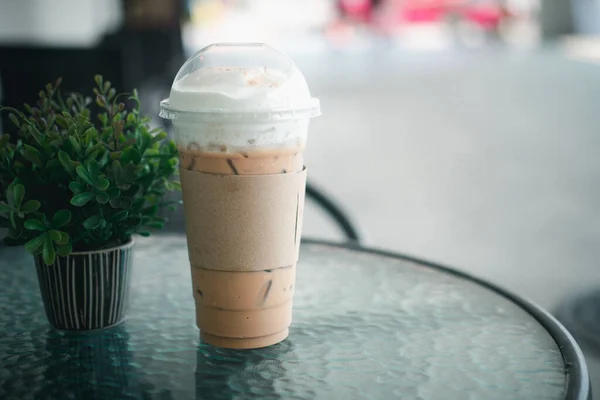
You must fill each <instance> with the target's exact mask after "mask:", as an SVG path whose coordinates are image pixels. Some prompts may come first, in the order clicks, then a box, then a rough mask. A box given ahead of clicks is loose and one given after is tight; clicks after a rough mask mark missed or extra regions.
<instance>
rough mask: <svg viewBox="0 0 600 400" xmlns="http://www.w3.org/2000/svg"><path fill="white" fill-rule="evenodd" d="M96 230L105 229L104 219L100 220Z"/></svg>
mask: <svg viewBox="0 0 600 400" xmlns="http://www.w3.org/2000/svg"><path fill="white" fill-rule="evenodd" d="M98 228H100V229H104V228H106V220H105V219H104V218H102V219H101V220H100V224H99V225H98Z"/></svg>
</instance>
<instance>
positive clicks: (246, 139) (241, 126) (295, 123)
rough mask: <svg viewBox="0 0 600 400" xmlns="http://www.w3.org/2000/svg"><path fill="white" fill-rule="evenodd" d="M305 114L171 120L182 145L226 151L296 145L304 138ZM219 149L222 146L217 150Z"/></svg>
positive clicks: (305, 133)
mask: <svg viewBox="0 0 600 400" xmlns="http://www.w3.org/2000/svg"><path fill="white" fill-rule="evenodd" d="M309 122H310V119H309V118H303V119H297V120H283V121H248V122H242V121H232V122H224V121H219V122H208V121H206V122H202V121H186V120H185V119H176V120H174V121H173V127H174V130H175V141H176V142H177V144H178V145H179V146H183V147H186V148H187V147H194V148H197V147H200V148H205V149H218V148H221V147H222V146H225V147H226V151H237V150H253V149H260V148H273V147H287V146H290V147H296V146H297V144H298V143H299V142H302V143H304V142H305V141H306V138H307V133H308V124H309ZM220 151H222V150H220Z"/></svg>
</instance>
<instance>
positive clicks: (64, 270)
mask: <svg viewBox="0 0 600 400" xmlns="http://www.w3.org/2000/svg"><path fill="white" fill-rule="evenodd" d="M132 251H133V240H131V241H129V242H128V243H126V244H124V245H122V246H119V247H113V248H110V249H105V250H99V251H86V252H75V253H71V255H70V256H68V257H57V258H56V262H55V263H54V264H52V265H50V266H47V265H45V264H44V262H43V260H42V258H41V256H38V257H35V266H36V269H37V275H38V281H39V284H40V292H41V294H42V300H43V301H44V308H45V310H46V316H47V317H48V321H50V323H51V324H52V325H54V326H55V327H56V328H58V329H64V330H78V331H83V330H92V329H101V328H108V327H110V326H114V325H117V324H119V323H121V322H123V319H124V317H125V313H126V311H127V307H128V303H129V288H130V283H131V269H132V268H131V264H132Z"/></svg>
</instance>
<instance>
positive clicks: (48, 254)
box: [43, 236, 56, 265]
mask: <svg viewBox="0 0 600 400" xmlns="http://www.w3.org/2000/svg"><path fill="white" fill-rule="evenodd" d="M43 258H44V264H46V265H52V264H54V261H56V253H55V252H54V243H52V239H51V238H50V236H46V240H45V242H44V249H43Z"/></svg>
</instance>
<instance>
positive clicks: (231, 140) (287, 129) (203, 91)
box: [169, 67, 311, 150]
mask: <svg viewBox="0 0 600 400" xmlns="http://www.w3.org/2000/svg"><path fill="white" fill-rule="evenodd" d="M310 101H311V96H310V91H309V89H308V85H307V84H306V81H305V79H304V77H303V76H302V73H300V71H299V70H298V69H297V68H296V67H294V69H293V71H292V73H291V74H289V73H287V74H284V73H283V72H281V71H278V70H276V69H273V68H268V67H256V68H240V67H212V68H201V69H198V70H196V71H193V72H191V73H190V74H188V75H187V76H184V77H183V78H181V79H179V80H177V81H176V82H175V83H174V84H173V87H172V89H171V94H170V98H169V103H170V107H172V108H173V109H176V110H180V111H185V112H191V113H193V112H194V111H196V112H200V113H201V112H211V111H214V112H218V113H219V115H220V117H219V118H212V119H201V118H190V119H188V118H185V116H181V117H179V118H176V119H174V120H173V126H174V128H175V136H176V141H177V142H178V144H179V145H181V146H185V147H188V146H189V145H195V146H198V147H202V148H206V147H219V146H226V147H227V148H232V150H233V149H251V148H261V147H274V146H282V145H288V144H291V145H293V144H295V143H297V142H298V141H305V140H306V135H307V129H308V123H309V118H308V117H301V118H296V119H292V118H287V119H278V113H277V110H281V109H293V108H294V107H298V105H299V104H300V105H302V104H309V103H310ZM240 113H248V117H247V118H245V117H244V118H240ZM252 113H262V114H261V116H260V117H256V116H252ZM228 114H229V115H230V116H231V115H232V114H235V118H231V117H228ZM242 115H245V114H242Z"/></svg>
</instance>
